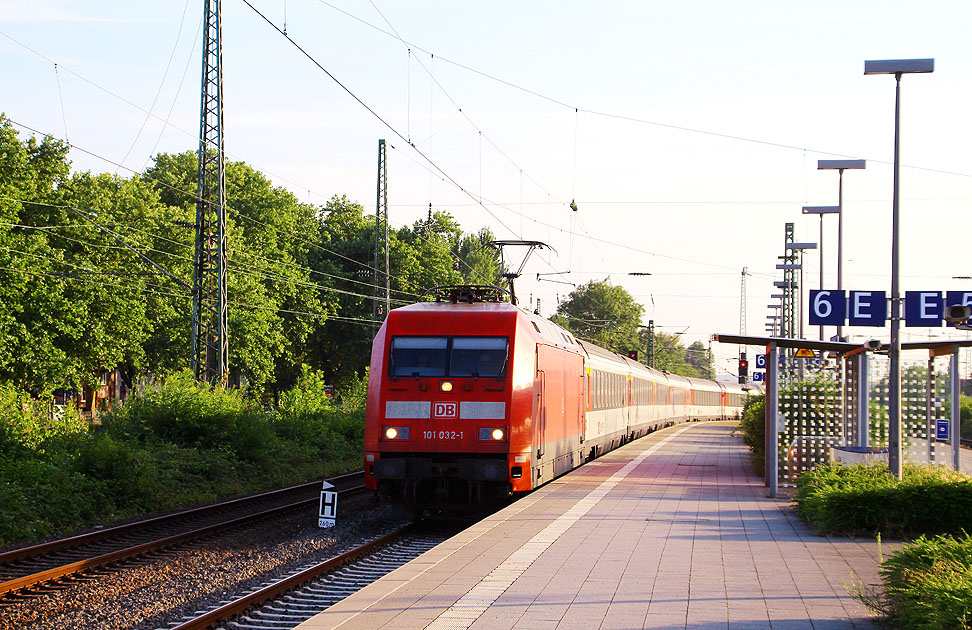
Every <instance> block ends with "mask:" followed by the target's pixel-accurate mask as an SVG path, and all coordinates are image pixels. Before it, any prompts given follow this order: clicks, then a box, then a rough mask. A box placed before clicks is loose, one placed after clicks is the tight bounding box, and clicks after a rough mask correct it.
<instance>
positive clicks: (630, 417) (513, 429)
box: [365, 287, 745, 511]
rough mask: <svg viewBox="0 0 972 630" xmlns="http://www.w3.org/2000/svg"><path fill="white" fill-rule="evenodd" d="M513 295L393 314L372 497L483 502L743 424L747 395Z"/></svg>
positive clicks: (447, 298)
mask: <svg viewBox="0 0 972 630" xmlns="http://www.w3.org/2000/svg"><path fill="white" fill-rule="evenodd" d="M501 296H502V290H501V289H497V288H494V287H450V288H445V289H440V290H438V292H437V294H436V297H437V299H438V301H436V302H420V303H416V304H412V305H409V306H406V307H403V308H399V309H395V310H393V311H391V312H390V313H389V314H388V317H387V319H386V320H385V323H384V324H383V325H382V327H381V329H380V330H379V332H378V335H377V336H376V337H375V340H374V343H373V346H372V356H371V372H370V379H369V382H368V403H367V412H366V414H367V415H366V424H365V477H366V483H367V486H368V487H369V488H371V489H374V490H378V492H379V494H380V495H382V496H386V497H388V498H390V499H391V500H392V501H394V502H398V503H402V504H404V505H405V506H407V507H408V508H410V509H413V510H415V511H421V510H423V509H441V508H450V507H458V506H471V505H478V504H481V503H484V502H488V501H495V500H501V499H507V498H509V497H510V496H511V495H512V494H515V493H522V492H527V491H530V490H532V489H534V488H536V487H537V486H538V485H541V484H543V483H545V482H547V481H550V480H551V479H553V478H554V477H556V476H558V475H560V474H563V473H565V472H567V471H569V470H571V469H573V468H575V467H577V466H579V465H581V464H582V463H584V462H585V461H588V460H590V459H592V458H594V457H597V456H598V455H600V454H602V453H604V452H606V451H608V450H610V449H612V448H616V447H617V446H619V445H621V444H623V443H625V442H627V441H629V440H631V439H635V438H637V437H640V436H642V435H644V434H646V433H648V432H650V431H653V430H655V429H658V428H660V427H663V426H668V425H671V424H674V423H678V422H686V421H695V420H710V419H731V418H738V417H739V416H740V414H741V411H742V405H743V400H744V395H745V392H744V391H743V390H742V388H741V387H740V386H739V385H736V384H732V383H721V382H716V381H708V380H704V379H688V378H685V377H681V376H676V375H673V374H668V373H665V372H660V371H657V370H652V369H649V368H647V367H645V366H642V365H640V364H638V363H636V362H634V361H632V360H630V359H628V358H627V357H624V356H621V355H619V354H617V353H614V352H610V351H608V350H605V349H603V348H600V347H598V346H595V345H593V344H590V343H587V342H584V341H580V340H578V339H575V338H574V337H573V336H572V335H571V334H570V333H569V332H568V331H566V330H564V329H562V328H560V327H559V326H557V325H555V324H553V323H552V322H550V321H548V320H546V319H543V318H541V317H539V316H537V315H534V314H532V313H530V312H528V311H525V310H523V309H520V308H518V307H516V306H513V305H512V304H510V303H509V302H505V301H501Z"/></svg>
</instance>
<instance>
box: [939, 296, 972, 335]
mask: <svg viewBox="0 0 972 630" xmlns="http://www.w3.org/2000/svg"><path fill="white" fill-rule="evenodd" d="M945 306H972V291H949V292H947V293H946V294H945ZM960 317H961V316H960ZM965 323H966V324H972V319H967V320H965ZM948 325H949V326H952V327H954V326H955V324H953V323H951V322H949V324H948Z"/></svg>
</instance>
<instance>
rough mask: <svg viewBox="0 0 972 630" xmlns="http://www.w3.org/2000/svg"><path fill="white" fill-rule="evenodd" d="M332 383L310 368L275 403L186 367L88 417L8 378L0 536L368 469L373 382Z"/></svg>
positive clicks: (2, 394) (42, 532)
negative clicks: (45, 409) (335, 386)
mask: <svg viewBox="0 0 972 630" xmlns="http://www.w3.org/2000/svg"><path fill="white" fill-rule="evenodd" d="M323 387H324V385H323V380H322V379H321V378H320V377H319V375H317V374H315V373H312V372H309V371H306V370H305V373H304V374H303V375H302V378H301V381H300V382H299V383H298V387H297V388H296V389H295V390H293V391H290V392H285V393H284V395H283V396H282V401H283V404H282V408H281V409H280V410H275V411H269V412H268V411H264V410H263V409H261V408H260V407H258V406H256V405H255V404H254V403H252V402H250V401H247V400H246V399H245V398H244V397H243V395H242V394H240V393H239V392H237V391H228V390H223V389H219V388H217V389H212V388H210V387H208V386H206V385H202V384H199V383H197V382H196V381H195V380H194V379H193V378H192V377H191V375H188V374H180V375H177V376H175V377H172V378H170V379H169V380H168V381H167V382H166V383H165V385H163V386H161V387H155V388H152V389H149V390H147V391H145V392H144V393H143V394H141V395H137V396H133V397H131V398H130V399H129V400H128V402H127V403H126V404H125V406H123V407H121V408H116V409H113V410H112V411H111V412H108V413H106V414H105V415H104V416H103V417H102V425H101V426H94V427H90V428H89V427H88V426H87V424H86V423H85V422H84V421H83V420H82V419H81V418H80V417H79V416H78V415H77V414H76V413H74V414H68V415H65V416H64V417H61V418H60V419H58V420H54V421H51V420H45V419H43V417H44V415H43V414H39V413H37V408H36V403H35V402H34V401H31V400H30V399H29V398H28V397H27V396H25V395H24V394H21V393H19V392H16V391H15V390H10V389H9V388H6V389H5V388H2V387H0V506H2V507H0V546H2V545H6V544H10V543H14V542H19V541H24V540H31V539H36V538H40V537H44V536H50V535H54V534H63V533H68V532H71V531H76V530H78V529H81V528H84V527H89V526H91V525H95V524H107V523H110V522H112V521H115V520H119V519H126V518H130V517H134V516H139V515H143V514H149V513H152V512H158V511H163V510H172V509H175V508H179V507H185V506H191V505H197V504H200V503H207V502H211V501H216V500H221V499H226V498H230V497H234V496H239V495H242V494H247V493H253V492H259V491H264V490H269V489H272V488H279V487H282V486H286V485H291V484H295V483H300V482H304V481H311V480H313V479H320V478H322V477H325V476H330V475H335V474H339V473H342V472H346V471H348V470H352V469H355V468H359V467H360V466H361V452H362V447H363V442H364V409H363V401H364V400H365V394H363V393H362V392H364V391H365V389H364V387H365V385H363V384H362V383H355V384H354V385H353V386H352V388H351V391H349V392H347V393H345V395H344V396H343V407H342V408H338V407H337V406H336V405H334V404H333V402H332V400H331V399H329V398H327V397H326V396H325V395H324V394H323ZM359 403H360V405H359ZM359 406H360V408H359Z"/></svg>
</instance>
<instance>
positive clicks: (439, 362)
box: [388, 337, 449, 377]
mask: <svg viewBox="0 0 972 630" xmlns="http://www.w3.org/2000/svg"><path fill="white" fill-rule="evenodd" d="M448 347H449V339H448V337H392V341H391V360H390V364H389V366H388V369H389V371H390V372H391V376H404V377H408V376H432V377H435V376H445V375H446V360H447V359H448V356H449V355H448Z"/></svg>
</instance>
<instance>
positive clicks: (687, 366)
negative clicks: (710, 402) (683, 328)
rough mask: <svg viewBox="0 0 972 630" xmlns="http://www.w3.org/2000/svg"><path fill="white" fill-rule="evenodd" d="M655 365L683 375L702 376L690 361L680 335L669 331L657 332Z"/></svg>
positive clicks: (660, 368)
mask: <svg viewBox="0 0 972 630" xmlns="http://www.w3.org/2000/svg"><path fill="white" fill-rule="evenodd" d="M700 345H701V344H700ZM655 367H656V368H657V369H659V370H665V371H666V372H672V373H673V374H680V375H682V376H702V375H701V374H700V373H699V371H698V368H697V367H696V366H694V365H692V364H691V363H690V362H689V360H688V352H687V349H686V348H685V346H683V345H682V340H681V339H680V338H679V336H678V335H674V334H669V333H663V332H659V333H655Z"/></svg>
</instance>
